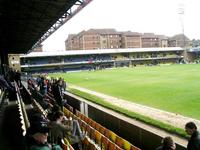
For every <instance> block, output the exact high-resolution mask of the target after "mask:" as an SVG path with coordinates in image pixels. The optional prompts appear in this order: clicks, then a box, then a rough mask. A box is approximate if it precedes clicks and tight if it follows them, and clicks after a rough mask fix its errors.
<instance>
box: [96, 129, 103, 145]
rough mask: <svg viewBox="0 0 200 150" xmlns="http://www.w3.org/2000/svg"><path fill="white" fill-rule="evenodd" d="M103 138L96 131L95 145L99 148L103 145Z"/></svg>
mask: <svg viewBox="0 0 200 150" xmlns="http://www.w3.org/2000/svg"><path fill="white" fill-rule="evenodd" d="M101 137H102V134H101V133H100V132H99V131H97V130H95V143H96V144H97V145H99V146H100V145H101Z"/></svg>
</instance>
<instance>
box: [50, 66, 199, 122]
mask: <svg viewBox="0 0 200 150" xmlns="http://www.w3.org/2000/svg"><path fill="white" fill-rule="evenodd" d="M51 76H54V77H64V78H65V80H66V81H67V82H68V83H70V84H74V85H78V86H81V87H85V88H88V89H91V90H95V91H98V92H102V93H105V94H108V95H111V96H114V97H118V98H122V99H125V100H127V101H132V102H135V103H139V104H143V105H147V106H150V107H154V108H159V109H162V110H166V111H169V112H174V113H178V114H181V115H184V116H188V117H192V118H196V119H199V120H200V111H199V108H200V92H199V91H200V65H198V64H193V65H170V66H153V67H136V68H118V69H112V70H101V71H95V72H93V71H85V72H76V73H65V74H59V73H58V74H51Z"/></svg>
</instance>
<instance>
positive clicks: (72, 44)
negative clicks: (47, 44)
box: [65, 34, 80, 50]
mask: <svg viewBox="0 0 200 150" xmlns="http://www.w3.org/2000/svg"><path fill="white" fill-rule="evenodd" d="M65 47H66V49H68V50H79V49H80V48H79V37H78V36H76V34H69V35H68V39H67V40H66V41H65Z"/></svg>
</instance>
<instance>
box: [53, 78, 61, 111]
mask: <svg viewBox="0 0 200 150" xmlns="http://www.w3.org/2000/svg"><path fill="white" fill-rule="evenodd" d="M54 90H55V91H54V97H55V99H56V103H57V104H58V105H59V106H60V108H61V110H62V109H63V92H62V80H60V79H59V80H58V81H57V84H56V86H55V87H54Z"/></svg>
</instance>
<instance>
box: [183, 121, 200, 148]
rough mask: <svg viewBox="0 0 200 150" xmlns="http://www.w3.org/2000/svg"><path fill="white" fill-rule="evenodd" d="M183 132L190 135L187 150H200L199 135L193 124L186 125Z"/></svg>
mask: <svg viewBox="0 0 200 150" xmlns="http://www.w3.org/2000/svg"><path fill="white" fill-rule="evenodd" d="M185 131H186V133H187V134H188V135H190V139H189V141H188V145H187V149H188V150H200V134H199V132H198V131H197V126H196V124H195V123H194V122H188V123H186V125H185Z"/></svg>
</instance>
